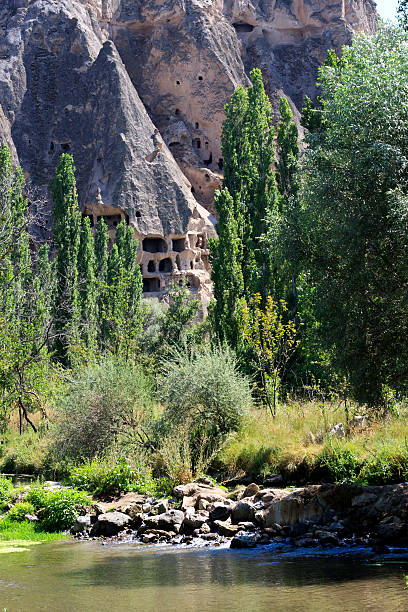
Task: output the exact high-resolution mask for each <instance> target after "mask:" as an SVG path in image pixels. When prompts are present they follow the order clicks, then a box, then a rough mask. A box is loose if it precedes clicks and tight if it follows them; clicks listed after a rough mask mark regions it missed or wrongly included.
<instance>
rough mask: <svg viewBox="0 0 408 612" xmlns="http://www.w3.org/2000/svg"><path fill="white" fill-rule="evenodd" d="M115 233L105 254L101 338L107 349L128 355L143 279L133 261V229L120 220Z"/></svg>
mask: <svg viewBox="0 0 408 612" xmlns="http://www.w3.org/2000/svg"><path fill="white" fill-rule="evenodd" d="M116 232H117V234H116V236H117V241H116V242H115V244H114V245H113V247H112V249H111V251H110V253H109V256H108V264H107V277H106V290H105V292H104V293H103V304H102V310H103V316H102V319H103V322H102V325H103V329H104V330H105V331H104V333H103V337H104V340H105V343H106V346H107V347H108V348H110V349H111V350H113V351H114V352H115V353H119V352H120V351H123V352H124V353H125V356H126V358H128V357H129V356H130V353H131V352H133V351H134V350H135V347H136V343H137V336H138V334H139V332H140V329H141V322H142V317H141V297H142V290H143V280H142V275H141V271H140V267H139V266H138V264H137V263H136V254H137V240H136V239H135V237H134V234H133V230H132V228H131V227H126V224H125V222H124V221H122V222H121V223H119V225H118V227H117V230H116Z"/></svg>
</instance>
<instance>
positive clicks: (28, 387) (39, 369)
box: [0, 145, 52, 431]
mask: <svg viewBox="0 0 408 612" xmlns="http://www.w3.org/2000/svg"><path fill="white" fill-rule="evenodd" d="M22 188H23V174H22V171H21V168H17V169H16V170H13V168H12V165H11V159H10V152H9V150H8V148H7V147H6V146H5V145H3V146H1V147H0V242H1V243H2V246H1V247H0V398H1V400H0V402H1V405H2V408H3V409H2V410H1V415H2V420H1V422H0V426H1V427H2V429H3V431H4V429H5V428H6V426H7V420H8V417H9V415H10V413H11V411H12V410H13V409H15V408H17V407H18V411H19V417H20V419H19V420H20V430H21V429H22V426H23V420H25V421H26V422H27V423H29V424H30V426H31V427H32V428H33V429H34V430H35V429H36V427H35V425H34V423H33V421H32V420H31V418H30V413H31V412H35V411H38V410H40V409H42V397H41V396H42V393H43V391H44V388H45V387H46V386H47V372H48V353H47V346H46V345H47V340H48V335H49V333H50V325H51V321H50V315H51V296H52V289H51V284H52V283H51V280H52V271H51V266H50V264H49V261H48V249H47V247H45V246H43V247H41V248H40V250H39V253H38V258H37V260H36V259H35V258H34V257H32V256H31V252H30V240H31V237H30V235H29V232H28V229H29V225H30V216H29V211H28V207H27V202H26V200H24V198H23V194H22ZM36 266H37V269H38V274H37V275H35V268H36Z"/></svg>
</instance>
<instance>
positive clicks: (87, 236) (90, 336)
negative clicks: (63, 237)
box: [78, 217, 97, 351]
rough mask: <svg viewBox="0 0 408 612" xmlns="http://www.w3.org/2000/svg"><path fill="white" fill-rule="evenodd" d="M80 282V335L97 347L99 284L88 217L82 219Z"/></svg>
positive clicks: (87, 342) (90, 347) (79, 256)
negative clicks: (97, 283)
mask: <svg viewBox="0 0 408 612" xmlns="http://www.w3.org/2000/svg"><path fill="white" fill-rule="evenodd" d="M78 283H79V298H80V307H81V321H80V335H81V338H82V340H83V341H84V342H85V345H86V346H87V347H88V348H89V349H90V350H91V351H93V350H95V348H96V335H97V334H96V332H97V330H96V314H97V303H96V302H97V286H96V278H95V249H94V238H93V235H92V230H91V224H90V221H89V218H88V217H85V218H84V219H83V220H82V225H81V233H80V238H79V250H78Z"/></svg>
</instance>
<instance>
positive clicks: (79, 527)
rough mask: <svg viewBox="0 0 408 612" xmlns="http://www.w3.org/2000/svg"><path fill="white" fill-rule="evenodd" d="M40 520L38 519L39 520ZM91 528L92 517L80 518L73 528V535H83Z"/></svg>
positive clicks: (87, 515)
mask: <svg viewBox="0 0 408 612" xmlns="http://www.w3.org/2000/svg"><path fill="white" fill-rule="evenodd" d="M37 520H38V519H37ZM90 526H91V517H90V515H89V514H86V515H85V516H78V517H77V518H76V520H75V523H74V524H73V526H72V529H71V533H74V534H75V533H81V532H82V531H85V529H87V528H88V527H90Z"/></svg>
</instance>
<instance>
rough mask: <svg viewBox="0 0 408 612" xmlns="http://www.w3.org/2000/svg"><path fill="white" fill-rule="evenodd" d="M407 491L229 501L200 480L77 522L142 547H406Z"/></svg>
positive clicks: (305, 493)
mask: <svg viewBox="0 0 408 612" xmlns="http://www.w3.org/2000/svg"><path fill="white" fill-rule="evenodd" d="M407 502H408V484H402V485H389V486H383V487H358V486H354V485H319V486H310V487H305V488H298V489H282V488H281V489H277V488H275V489H272V488H265V489H260V488H259V486H258V485H256V484H254V483H252V484H250V485H248V486H247V487H246V488H245V489H244V488H242V489H241V490H239V491H235V492H232V493H229V492H228V491H227V490H225V489H222V488H220V487H217V486H214V485H213V484H212V482H211V481H210V480H209V479H206V478H200V479H197V480H196V481H194V482H191V483H189V484H186V485H180V486H177V487H175V489H174V498H173V499H165V500H158V499H155V498H153V497H148V496H145V495H138V494H135V493H127V494H126V495H124V496H122V497H121V498H119V499H118V500H116V501H113V502H111V503H109V504H106V503H99V504H96V505H94V506H93V508H92V512H91V513H89V514H87V515H86V516H80V517H78V519H77V521H76V523H75V525H74V527H73V533H74V534H75V535H76V536H77V537H80V538H84V537H85V538H88V537H90V538H99V537H103V538H106V537H115V538H118V539H122V538H128V539H137V540H139V541H141V542H144V543H149V544H151V543H157V542H169V543H174V544H198V543H200V544H201V545H220V544H225V545H227V544H228V543H229V544H230V546H231V548H250V547H254V546H257V545H259V544H268V543H275V544H280V545H282V546H287V545H291V546H297V547H311V546H324V547H329V546H350V545H353V544H357V545H361V544H370V545H371V546H372V547H373V548H374V549H376V550H384V551H385V550H386V549H385V545H386V544H389V545H398V546H408V529H407V522H406V519H407V512H408V510H407V508H408V504H407Z"/></svg>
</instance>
